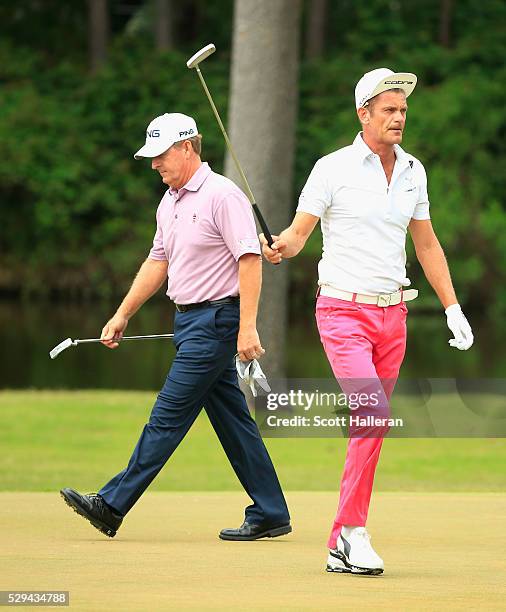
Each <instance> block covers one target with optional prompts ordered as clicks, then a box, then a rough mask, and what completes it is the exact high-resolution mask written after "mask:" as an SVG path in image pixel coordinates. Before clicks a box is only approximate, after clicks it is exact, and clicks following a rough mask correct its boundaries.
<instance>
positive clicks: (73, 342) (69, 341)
mask: <svg viewBox="0 0 506 612" xmlns="http://www.w3.org/2000/svg"><path fill="white" fill-rule="evenodd" d="M173 337H174V334H152V335H151V336H123V337H122V338H117V339H116V340H115V342H123V340H154V339H155V338H173ZM89 342H102V340H101V339H100V338H85V339H84V340H72V338H67V339H66V340H63V341H62V342H60V344H58V345H57V346H55V347H54V349H53V350H52V351H50V352H49V356H50V357H51V359H56V358H57V357H58V355H59V354H60V353H63V351H64V350H65V349H68V348H69V346H77V345H78V344H87V343H89Z"/></svg>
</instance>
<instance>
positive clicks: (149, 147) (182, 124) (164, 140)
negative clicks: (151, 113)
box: [134, 113, 199, 159]
mask: <svg viewBox="0 0 506 612" xmlns="http://www.w3.org/2000/svg"><path fill="white" fill-rule="evenodd" d="M198 133H199V132H198V130H197V124H196V123H195V119H192V117H188V115H183V114H182V113H165V114H164V115H160V116H159V117H155V118H154V119H153V121H152V122H151V123H150V124H149V125H148V129H147V130H146V144H145V145H144V146H143V147H141V148H140V149H139V150H138V151H137V153H135V155H134V158H135V159H142V158H143V157H156V156H157V155H161V154H162V153H165V151H166V150H167V149H169V148H170V147H171V146H172V145H173V144H174V143H175V142H180V141H181V140H186V139H187V138H193V137H194V136H196V135H197V134H198Z"/></svg>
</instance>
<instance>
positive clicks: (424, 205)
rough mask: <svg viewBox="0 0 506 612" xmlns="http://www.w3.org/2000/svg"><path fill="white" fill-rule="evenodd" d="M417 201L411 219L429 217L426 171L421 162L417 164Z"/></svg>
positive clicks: (421, 219)
mask: <svg viewBox="0 0 506 612" xmlns="http://www.w3.org/2000/svg"><path fill="white" fill-rule="evenodd" d="M418 177H419V180H418V202H417V204H416V206H415V210H414V212H413V219H416V220H418V221H424V220H425V219H430V212H429V208H430V202H429V194H428V192H427V173H426V172H425V168H424V167H423V165H422V164H419V165H418Z"/></svg>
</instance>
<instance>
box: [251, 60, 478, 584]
mask: <svg viewBox="0 0 506 612" xmlns="http://www.w3.org/2000/svg"><path fill="white" fill-rule="evenodd" d="M415 85H416V76H415V75H414V74H412V73H394V72H392V71H391V70H389V69H387V68H379V69H377V70H373V71H371V72H369V73H367V74H365V75H364V76H363V77H362V78H361V79H360V80H359V82H358V83H357V86H356V89H355V106H356V109H357V115H358V119H359V121H360V123H361V125H362V132H360V133H359V134H358V135H357V137H356V138H355V140H354V142H353V144H351V145H350V146H347V147H344V148H342V149H339V150H338V151H335V152H334V153H331V154H330V155H327V156H326V157H323V158H322V159H320V160H318V161H317V163H316V165H315V166H314V168H313V170H312V172H311V174H310V176H309V178H308V180H307V183H306V185H305V187H304V189H303V191H302V193H301V196H300V199H299V205H298V208H297V213H296V215H295V218H294V220H293V222H292V224H291V225H290V227H289V228H287V229H285V230H284V231H283V232H281V234H280V235H279V236H276V237H275V242H274V244H273V245H272V249H271V248H269V247H268V246H267V243H266V241H265V239H264V238H263V236H262V235H261V236H260V238H261V239H262V243H263V253H264V255H265V257H266V258H267V259H268V260H269V261H270V262H271V263H279V262H280V261H281V260H282V259H283V258H287V257H295V255H297V254H298V253H299V252H300V251H301V249H302V248H303V247H304V244H305V243H306V240H307V239H308V237H309V235H310V234H311V232H312V231H313V229H314V228H315V226H316V224H317V223H318V221H319V220H320V222H321V228H322V233H323V253H322V258H321V260H320V263H319V265H318V274H319V281H318V284H319V289H318V298H317V304H316V319H317V323H318V329H319V332H320V337H321V341H322V344H323V347H324V349H325V352H326V354H327V357H328V360H329V362H330V365H331V366H332V370H333V372H334V375H335V377H336V379H337V380H338V382H339V384H340V385H341V387H342V389H343V391H344V392H345V393H347V394H348V393H349V392H352V391H353V392H356V391H357V390H358V388H359V387H360V386H363V387H368V386H370V387H371V388H374V389H378V388H380V389H382V390H383V393H382V395H381V401H380V402H379V403H378V406H373V403H372V402H371V404H370V405H369V406H367V405H366V406H365V408H366V412H367V410H369V414H370V415H378V416H382V417H384V416H388V412H389V407H388V402H389V399H390V397H391V395H392V392H393V389H394V386H395V383H396V380H397V377H398V374H399V369H400V367H401V364H402V360H403V358H404V352H405V346H406V317H407V312H408V309H407V306H406V304H405V302H408V301H409V300H412V299H414V298H416V296H417V293H418V292H417V291H416V290H414V289H404V287H408V286H409V285H410V281H409V279H407V278H406V251H405V243H406V233H407V231H408V230H409V232H410V234H411V238H412V239H413V242H414V245H415V250H416V255H417V258H418V260H419V262H420V264H421V266H422V268H423V270H424V273H425V275H426V277H427V279H428V280H429V282H430V284H431V285H432V287H433V288H434V290H435V292H436V293H437V295H438V297H439V299H440V301H441V303H442V305H443V307H444V308H445V312H446V316H447V322H448V326H449V328H450V330H451V332H452V333H453V334H454V338H452V339H451V340H450V341H449V344H450V345H451V346H453V347H456V348H458V349H460V350H467V349H468V348H469V347H470V346H471V345H472V343H473V334H472V331H471V328H470V326H469V323H468V322H467V320H466V317H465V316H464V314H463V313H462V310H461V308H460V306H459V304H458V301H457V298H456V295H455V291H454V289H453V286H452V282H451V278H450V273H449V270H448V265H447V263H446V259H445V256H444V253H443V250H442V248H441V246H440V244H439V241H438V239H437V237H436V235H435V233H434V230H433V228H432V224H431V221H430V214H429V198H428V194H427V178H426V174H425V170H424V167H423V165H422V164H421V163H420V162H419V161H418V160H417V159H416V158H415V157H413V155H410V154H409V153H406V152H405V151H404V150H403V149H402V148H401V146H400V143H401V142H402V136H403V132H404V128H405V125H406V113H407V109H408V106H407V102H406V99H407V97H408V96H409V95H410V94H411V93H412V91H413V89H414V88H415ZM387 431H388V427H384V428H381V427H380V428H373V429H372V430H371V429H370V428H361V427H357V428H355V429H354V430H353V431H351V432H350V434H351V435H350V440H349V443H348V450H347V454H346V462H345V466H344V472H343V475H342V478H341V488H340V498H339V506H338V509H337V515H336V517H335V520H334V523H333V525H332V529H331V533H330V537H329V540H328V547H329V553H328V558H327V570H328V571H330V572H338V573H343V572H345V573H349V572H351V573H356V574H381V573H382V572H383V570H384V564H383V560H382V559H381V558H380V557H379V555H378V554H377V553H376V552H375V551H374V549H373V548H372V546H371V544H370V537H369V534H368V533H367V531H366V529H365V525H366V522H367V515H368V510H369V501H370V498H371V493H372V487H373V481H374V474H375V470H376V464H377V462H378V458H379V454H380V450H381V445H382V442H383V437H384V435H385V434H386V432H387Z"/></svg>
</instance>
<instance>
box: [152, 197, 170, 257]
mask: <svg viewBox="0 0 506 612" xmlns="http://www.w3.org/2000/svg"><path fill="white" fill-rule="evenodd" d="M162 203H163V200H162V202H160V205H159V206H158V209H157V211H156V232H155V236H154V238H153V246H152V247H151V250H150V251H149V254H148V258H149V259H156V260H158V261H163V260H165V261H166V260H167V255H166V253H165V249H164V248H163V232H162V226H161V223H160V208H161V206H162Z"/></svg>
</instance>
